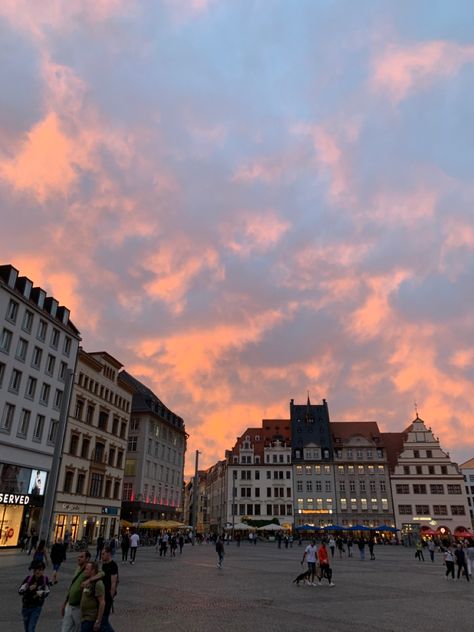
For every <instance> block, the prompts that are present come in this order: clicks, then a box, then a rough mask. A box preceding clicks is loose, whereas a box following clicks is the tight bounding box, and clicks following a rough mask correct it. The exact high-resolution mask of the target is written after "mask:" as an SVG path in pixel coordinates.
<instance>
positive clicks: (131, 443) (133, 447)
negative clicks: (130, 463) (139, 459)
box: [127, 437, 138, 452]
mask: <svg viewBox="0 0 474 632" xmlns="http://www.w3.org/2000/svg"><path fill="white" fill-rule="evenodd" d="M137 438H138V437H129V438H128V446H127V449H128V451H129V452H136V451H137Z"/></svg>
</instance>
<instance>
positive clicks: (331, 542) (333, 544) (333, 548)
mask: <svg viewBox="0 0 474 632" xmlns="http://www.w3.org/2000/svg"><path fill="white" fill-rule="evenodd" d="M329 550H330V551H331V557H334V552H335V551H336V540H335V539H334V537H333V536H330V538H329Z"/></svg>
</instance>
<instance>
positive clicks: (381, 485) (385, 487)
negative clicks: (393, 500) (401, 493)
mask: <svg viewBox="0 0 474 632" xmlns="http://www.w3.org/2000/svg"><path fill="white" fill-rule="evenodd" d="M370 491H372V490H370ZM380 491H381V492H386V491H387V485H386V483H385V481H380Z"/></svg>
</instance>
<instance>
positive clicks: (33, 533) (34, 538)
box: [28, 528, 39, 555]
mask: <svg viewBox="0 0 474 632" xmlns="http://www.w3.org/2000/svg"><path fill="white" fill-rule="evenodd" d="M38 540H39V535H38V534H37V533H36V529H34V528H33V529H31V531H30V548H29V549H28V555H31V551H34V550H35V549H36V547H37V546H38Z"/></svg>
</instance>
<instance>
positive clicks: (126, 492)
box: [122, 483, 133, 500]
mask: <svg viewBox="0 0 474 632" xmlns="http://www.w3.org/2000/svg"><path fill="white" fill-rule="evenodd" d="M132 492H133V489H132V483H124V484H123V491H122V499H123V500H131V498H132Z"/></svg>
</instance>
